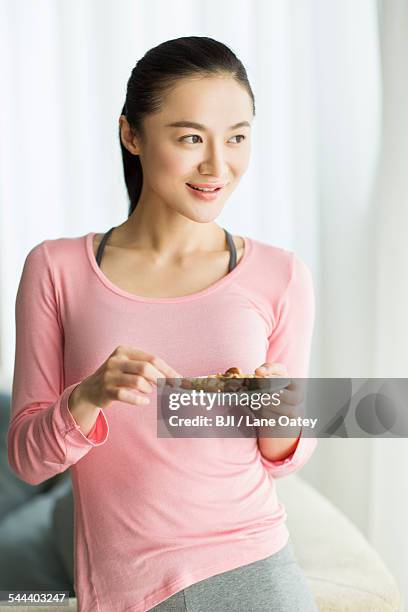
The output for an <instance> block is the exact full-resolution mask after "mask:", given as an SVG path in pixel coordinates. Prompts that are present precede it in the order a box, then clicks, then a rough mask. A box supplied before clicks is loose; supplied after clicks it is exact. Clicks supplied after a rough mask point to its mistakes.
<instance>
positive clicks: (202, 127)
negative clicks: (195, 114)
mask: <svg viewBox="0 0 408 612" xmlns="http://www.w3.org/2000/svg"><path fill="white" fill-rule="evenodd" d="M165 127H186V128H194V129H196V130H201V131H202V132H206V131H207V128H206V127H205V125H202V124H201V123H196V122H195V121H174V122H173V123H167V124H166V125H165ZM240 127H251V125H250V124H249V123H248V121H240V122H239V123H236V124H235V125H231V127H230V128H228V129H229V130H236V129H237V128H240Z"/></svg>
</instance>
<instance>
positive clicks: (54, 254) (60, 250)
mask: <svg viewBox="0 0 408 612" xmlns="http://www.w3.org/2000/svg"><path fill="white" fill-rule="evenodd" d="M87 237H88V234H85V235H82V236H74V237H65V236H63V237H60V238H44V240H42V241H41V242H38V243H37V244H35V245H34V246H33V247H32V248H31V249H30V250H29V251H28V253H27V255H26V262H36V263H37V264H39V265H40V264H41V263H43V264H46V265H47V266H49V267H54V266H56V265H58V264H59V263H61V264H63V263H65V264H67V262H73V261H74V260H77V259H78V258H81V257H82V256H83V254H84V252H85V248H86V239H87Z"/></svg>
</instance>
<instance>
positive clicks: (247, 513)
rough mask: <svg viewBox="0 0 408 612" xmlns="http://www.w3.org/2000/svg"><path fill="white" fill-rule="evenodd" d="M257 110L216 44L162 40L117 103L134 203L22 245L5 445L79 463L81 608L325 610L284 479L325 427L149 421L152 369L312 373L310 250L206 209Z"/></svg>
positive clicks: (17, 461) (48, 460)
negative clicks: (283, 495)
mask: <svg viewBox="0 0 408 612" xmlns="http://www.w3.org/2000/svg"><path fill="white" fill-rule="evenodd" d="M254 115H255V107H254V97H253V93H252V90H251V87H250V85H249V83H248V79H247V75H246V72H245V69H244V67H243V65H242V63H241V62H240V61H239V60H238V59H237V57H236V56H235V55H234V53H233V52H232V51H231V50H230V49H229V48H228V47H226V46H225V45H224V44H222V43H220V42H217V41H215V40H213V39H211V38H207V37H186V38H179V39H176V40H170V41H167V42H164V43H163V44H161V45H159V46H157V47H155V48H153V49H151V50H150V51H149V52H148V53H146V54H145V56H144V57H143V58H142V59H141V60H140V61H139V62H138V63H137V65H136V67H135V68H134V69H133V71H132V74H131V76H130V79H129V82H128V87H127V95H126V102H125V105H124V107H123V111H122V114H121V116H120V119H119V123H120V142H121V147H122V156H123V164H124V174H125V182H126V186H127V190H128V194H129V199H130V210H129V216H128V219H127V220H126V221H125V222H124V223H122V224H121V225H119V226H117V227H114V228H111V230H109V232H107V233H106V234H105V235H102V234H96V233H94V232H91V233H89V234H87V235H85V236H81V237H79V238H60V239H55V240H44V241H43V242H42V243H41V244H39V245H36V246H35V247H34V248H33V249H32V250H31V251H30V253H29V254H28V256H27V258H26V261H25V265H24V269H23V273H22V277H21V280H20V285H19V289H18V294H17V299H16V326H17V329H16V358H15V370H14V380H13V397H12V419H11V423H10V428H9V433H8V447H9V461H10V465H11V466H12V468H13V470H14V471H15V472H16V474H17V475H19V477H20V478H22V479H23V480H25V481H27V482H29V483H31V484H38V483H40V482H42V481H44V480H46V479H47V478H50V477H51V476H53V475H54V474H56V473H58V472H63V471H64V470H66V469H68V468H71V475H72V483H73V493H74V500H75V592H76V595H77V599H78V610H79V612H93V611H95V612H96V611H98V612H112V611H114V612H125V611H127V612H130V611H132V612H144V611H146V610H160V611H161V612H165V611H169V610H188V611H190V612H199V611H203V610H211V611H217V612H222V611H224V610H234V611H240V610H242V611H244V610H245V612H247V611H248V610H251V612H256V611H261V610H262V611H263V610H265V611H266V610H268V612H270V611H272V610H273V611H276V612H283V611H285V612H287V611H288V610H290V611H291V612H295V611H296V610H298V611H299V612H300V611H302V612H308V611H310V610H316V607H315V604H314V602H313V597H312V595H311V593H310V591H309V589H308V586H307V581H306V578H305V576H304V575H303V573H302V572H301V569H300V567H299V565H298V564H297V561H296V558H295V556H294V551H293V549H292V545H291V542H290V540H289V532H288V530H287V528H286V525H285V518H286V514H285V510H284V508H283V506H282V505H281V504H280V503H279V501H278V500H277V497H276V491H275V485H274V479H275V478H278V477H281V476H284V475H286V474H288V473H291V472H294V471H295V470H297V469H299V468H300V467H301V466H302V465H303V464H304V463H306V461H307V460H308V459H309V457H310V455H311V454H312V452H313V451H314V448H315V445H316V440H315V439H310V438H306V437H303V436H302V435H300V434H301V432H300V433H299V432H296V436H297V437H293V438H289V439H288V438H275V439H273V438H268V437H262V438H261V437H259V438H258V439H257V437H256V436H252V437H247V438H244V437H241V438H230V439H228V438H220V437H217V438H209V439H204V438H203V439H200V438H199V439H197V438H176V437H174V438H168V439H164V438H158V437H157V435H156V409H155V398H156V393H157V382H158V379H159V378H162V379H163V378H174V377H177V378H178V377H181V376H184V377H190V376H200V375H202V376H205V375H207V374H209V373H216V372H223V371H225V370H226V369H227V368H228V367H230V366H239V367H240V368H241V369H242V370H243V372H253V371H255V373H256V374H258V375H259V376H262V375H266V376H269V375H272V374H275V375H276V374H277V375H285V374H286V373H288V374H289V375H290V376H292V377H302V376H307V370H308V362H309V352H310V342H311V336H312V328H313V317H314V301H313V286H312V281H311V277H310V273H309V271H308V269H307V267H306V266H305V265H304V264H303V263H302V262H301V260H300V259H299V258H298V257H297V256H296V255H295V254H294V253H292V252H289V251H286V250H284V249H280V248H277V247H272V246H270V245H267V244H263V243H261V242H258V241H256V240H252V239H250V238H248V237H239V236H231V235H230V234H229V232H227V231H226V230H223V229H222V228H221V227H220V226H219V225H217V224H216V223H215V221H214V220H215V219H216V218H217V216H218V215H219V214H220V212H221V211H222V209H223V207H224V205H225V203H226V201H227V199H228V197H229V196H230V195H231V193H232V192H233V190H234V189H235V188H236V186H237V184H238V182H239V180H240V178H241V176H242V175H243V174H244V172H245V170H246V168H247V166H248V163H249V157H250V140H251V124H252V120H253V117H254ZM200 188H201V189H207V191H206V192H204V191H202V190H200ZM208 190H211V192H210V191H208ZM261 366H264V369H263V370H261V369H260V368H261ZM290 393H291V392H290V391H287V396H286V401H287V402H288V403H290V401H291V396H290ZM292 400H293V398H292Z"/></svg>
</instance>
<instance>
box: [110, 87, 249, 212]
mask: <svg viewBox="0 0 408 612" xmlns="http://www.w3.org/2000/svg"><path fill="white" fill-rule="evenodd" d="M252 120H253V112H252V101H251V98H250V96H249V95H248V93H247V91H246V90H245V89H244V88H243V87H242V86H241V85H239V84H238V83H237V81H235V80H234V79H233V78H232V77H204V78H203V77H201V78H191V79H183V80H180V81H179V82H178V83H177V84H176V86H175V87H174V88H173V89H172V90H171V91H170V92H169V93H168V94H167V95H166V96H165V99H164V103H163V107H162V110H161V111H160V112H159V113H155V114H152V115H149V116H147V117H146V118H145V120H144V129H145V139H144V141H143V143H141V142H140V141H138V140H137V139H136V138H134V139H133V145H134V147H135V148H133V147H132V144H131V145H130V147H129V139H128V140H127V142H124V144H125V146H128V148H129V149H130V150H131V152H133V153H136V154H138V155H140V162H141V164H142V168H143V190H142V194H141V197H140V200H139V202H140V203H142V202H146V203H148V205H149V206H150V204H151V202H152V203H153V204H154V206H155V207H156V206H158V207H162V206H166V207H170V208H171V209H173V210H174V211H176V212H178V213H180V214H182V215H184V216H186V217H188V218H189V219H192V220H194V221H198V222H209V221H212V220H213V219H214V218H216V217H217V216H218V215H219V214H220V212H221V210H222V208H223V206H224V204H225V202H226V200H227V198H228V197H229V196H230V194H231V193H232V191H233V190H234V189H235V188H236V186H237V185H238V182H239V180H240V178H241V176H242V175H243V174H244V172H245V170H246V169H247V167H248V164H249V157H250V147H251V123H252ZM122 121H123V119H122ZM181 122H184V123H185V124H187V123H192V122H194V123H196V124H200V125H201V127H199V126H198V125H196V126H188V125H184V126H182V125H178V126H175V125H172V124H175V123H179V124H180V123H181ZM242 122H245V125H240V126H239V127H233V126H235V125H236V124H240V123H242ZM123 129H125V131H126V123H125V124H124V125H123V126H122V140H123V136H124V132H123ZM187 183H190V184H194V185H197V184H198V185H203V184H206V183H217V184H221V185H224V187H223V188H222V189H220V190H219V191H218V192H217V195H216V197H215V198H214V199H202V198H201V197H197V196H196V195H195V194H196V193H197V192H195V191H194V190H192V189H191V188H190V187H188V186H187Z"/></svg>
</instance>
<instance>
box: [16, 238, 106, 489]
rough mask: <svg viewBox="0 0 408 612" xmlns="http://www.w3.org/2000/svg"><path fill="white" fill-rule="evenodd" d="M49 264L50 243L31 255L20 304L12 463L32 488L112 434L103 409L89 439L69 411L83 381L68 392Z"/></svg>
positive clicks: (17, 330) (21, 285)
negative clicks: (72, 395)
mask: <svg viewBox="0 0 408 612" xmlns="http://www.w3.org/2000/svg"><path fill="white" fill-rule="evenodd" d="M49 262H50V260H49V256H48V252H47V246H46V244H45V241H43V242H42V243H41V244H39V245H37V246H35V247H34V248H33V249H32V250H31V251H30V252H29V253H28V255H27V257H26V260H25V262H24V267H23V271H22V275H21V278H20V283H19V286H18V290H17V296H16V304H15V323H16V346H15V361H14V375H13V385H12V397H11V414H10V422H9V427H8V432H7V450H8V461H9V465H10V467H11V469H12V470H13V472H14V473H15V474H16V475H17V476H18V477H19V478H20V479H21V480H23V481H25V482H28V483H29V484H32V485H37V484H40V483H41V482H43V481H44V480H47V479H48V478H51V477H52V476H54V475H55V474H57V473H60V472H63V471H65V470H66V469H67V468H69V467H70V466H71V465H73V464H75V463H76V462H77V461H78V460H79V459H81V457H83V456H84V455H86V454H87V453H88V452H89V451H90V449H91V448H93V447H94V446H99V445H101V444H103V443H104V442H106V440H107V438H108V434H109V426H108V422H107V420H106V417H105V415H104V413H103V410H102V409H99V414H98V417H97V420H96V423H95V425H94V427H93V428H92V430H91V431H90V432H89V433H88V435H87V436H86V435H85V434H84V433H83V432H82V430H81V428H80V426H79V425H78V423H77V422H76V421H75V419H74V417H73V416H72V414H71V412H70V411H69V410H68V400H69V397H70V395H71V393H72V391H73V390H74V389H75V387H76V386H77V385H78V384H79V383H80V382H81V381H77V382H75V383H74V384H71V385H69V386H68V387H66V388H64V361H63V355H64V331H63V326H62V322H61V317H60V313H59V308H58V303H57V299H56V291H55V284H54V280H53V275H52V268H51V265H50V263H49Z"/></svg>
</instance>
